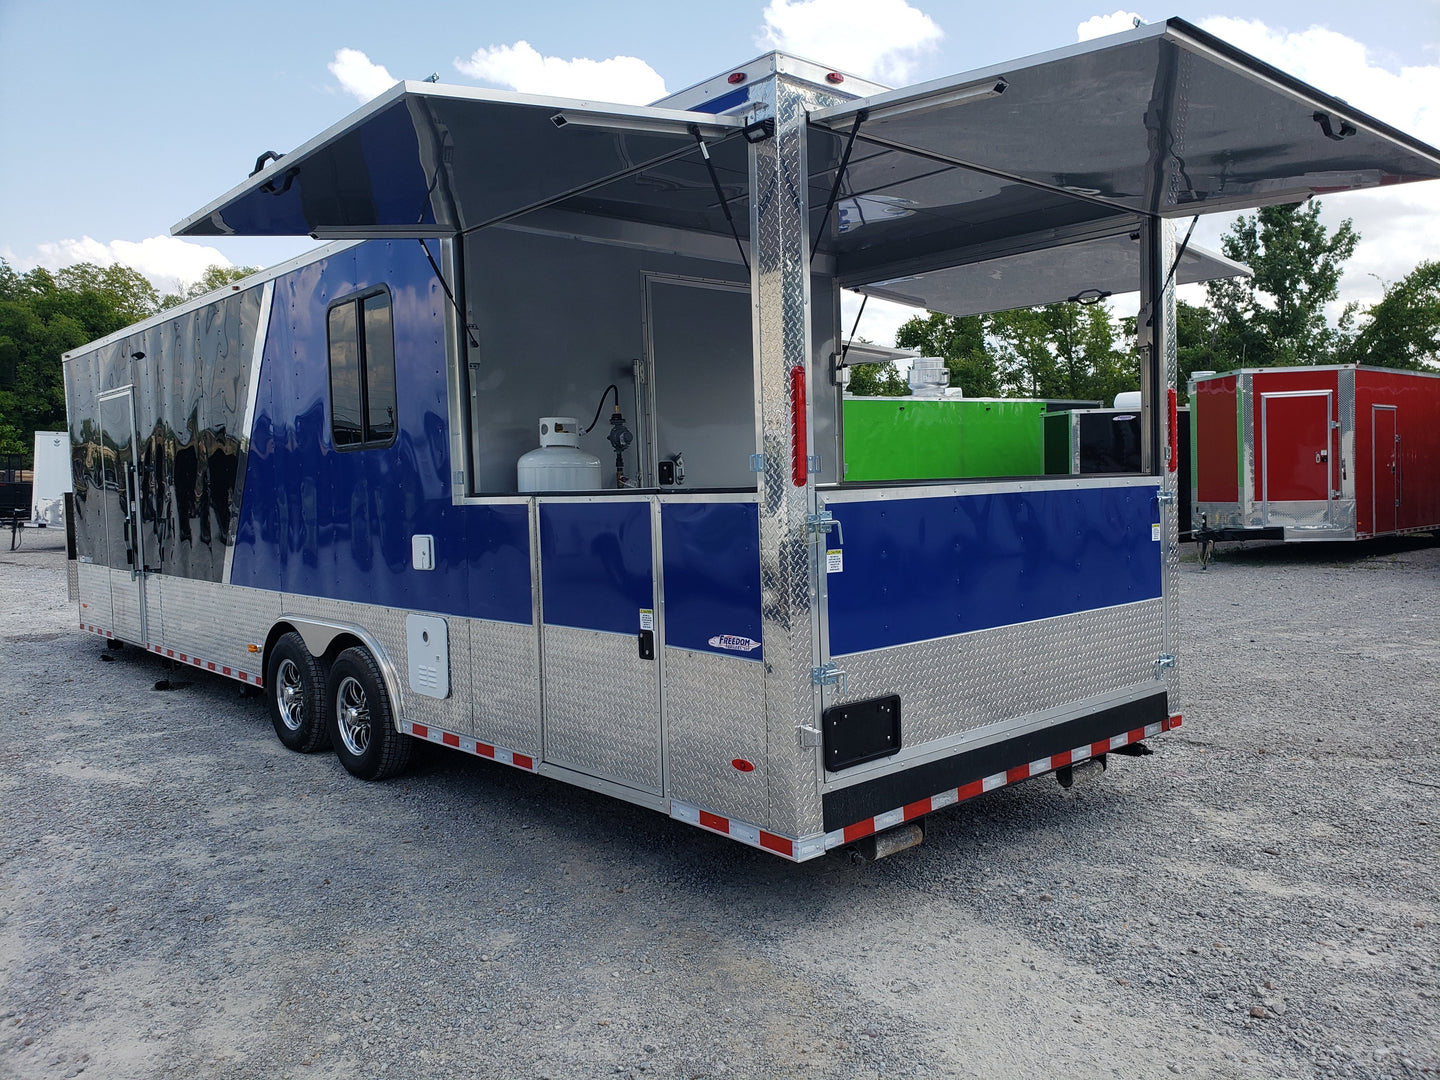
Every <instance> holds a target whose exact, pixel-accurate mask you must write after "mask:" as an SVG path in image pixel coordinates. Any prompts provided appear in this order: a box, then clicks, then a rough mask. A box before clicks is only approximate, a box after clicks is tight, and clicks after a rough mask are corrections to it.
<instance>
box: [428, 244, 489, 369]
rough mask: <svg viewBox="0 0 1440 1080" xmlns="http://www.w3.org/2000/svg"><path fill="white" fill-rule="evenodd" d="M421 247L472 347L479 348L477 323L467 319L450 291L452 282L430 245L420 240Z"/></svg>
mask: <svg viewBox="0 0 1440 1080" xmlns="http://www.w3.org/2000/svg"><path fill="white" fill-rule="evenodd" d="M419 244H420V249H421V250H422V251H424V252H425V258H427V259H429V260H430V269H431V270H434V271H435V280H436V281H438V282H440V288H442V289H444V290H445V295H446V296H447V297H449V298H450V306H451V307H452V308H454V309H455V317H456V318H457V319H458V320H459V321H460V326H461V327H462V328H463V329H464V331H465V337H466V338H467V339H468V340H469V342H470V347H471V348H472V349H478V348H479V347H480V342H478V341H476V340H475V325H474V324H473V323H467V322H466V321H465V313H464V312H463V311H461V310H460V302H459V301H458V300H456V299H455V294H454V293H453V292H451V291H450V283H449V282H448V281H446V280H445V275H444V274H442V273H441V272H440V264H439V263H437V262H436V261H435V256H434V255H431V254H430V245H429V244H427V243H425V241H424V240H421V241H419Z"/></svg>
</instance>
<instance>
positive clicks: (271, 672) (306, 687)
mask: <svg viewBox="0 0 1440 1080" xmlns="http://www.w3.org/2000/svg"><path fill="white" fill-rule="evenodd" d="M265 686H266V688H267V690H268V691H269V693H268V694H267V695H266V698H267V699H268V701H269V705H270V722H271V723H272V724H274V725H275V734H276V735H278V736H279V737H280V741H281V742H282V743H284V744H285V745H286V746H288V747H289V748H290V749H291V750H296V751H299V752H300V753H302V754H310V753H313V752H314V751H316V750H324V749H325V748H326V747H328V746H329V745H330V732H329V730H328V729H327V728H326V725H325V665H324V664H322V663H321V662H320V661H319V660H317V659H315V657H313V656H311V655H310V650H309V649H307V648H306V647H305V641H304V639H303V638H301V636H300V635H299V634H297V633H295V632H294V631H291V632H290V633H288V634H285V635H283V636H282V637H281V638H280V639H279V640H278V641H276V642H275V647H274V648H273V649H271V650H270V660H269V662H268V663H267V664H266V665H265Z"/></svg>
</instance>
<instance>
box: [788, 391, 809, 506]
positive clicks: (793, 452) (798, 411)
mask: <svg viewBox="0 0 1440 1080" xmlns="http://www.w3.org/2000/svg"><path fill="white" fill-rule="evenodd" d="M790 439H791V442H790V479H791V480H792V481H793V483H794V484H795V486H796V487H804V486H805V481H806V480H807V479H808V478H809V475H810V471H809V469H808V467H807V466H808V464H809V463H808V461H807V460H806V456H805V443H806V441H807V440H806V438H805V367H804V365H803V364H797V365H795V367H793V368H791V369H790Z"/></svg>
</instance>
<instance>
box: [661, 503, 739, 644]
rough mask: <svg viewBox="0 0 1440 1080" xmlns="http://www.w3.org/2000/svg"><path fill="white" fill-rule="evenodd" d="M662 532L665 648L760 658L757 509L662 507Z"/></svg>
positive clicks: (716, 505) (730, 505)
mask: <svg viewBox="0 0 1440 1080" xmlns="http://www.w3.org/2000/svg"><path fill="white" fill-rule="evenodd" d="M660 533H661V536H662V537H663V543H662V544H661V548H662V550H663V551H664V555H663V557H662V561H663V563H664V566H665V644H666V645H676V646H679V647H680V648H682V649H701V650H704V651H705V652H713V653H720V654H722V655H724V656H742V657H744V658H746V659H747V660H760V659H763V656H762V653H763V650H762V649H761V647H760V642H761V636H760V525H759V510H758V508H757V507H756V506H755V504H754V503H710V504H703V503H667V504H666V505H664V506H662V507H661V508H660Z"/></svg>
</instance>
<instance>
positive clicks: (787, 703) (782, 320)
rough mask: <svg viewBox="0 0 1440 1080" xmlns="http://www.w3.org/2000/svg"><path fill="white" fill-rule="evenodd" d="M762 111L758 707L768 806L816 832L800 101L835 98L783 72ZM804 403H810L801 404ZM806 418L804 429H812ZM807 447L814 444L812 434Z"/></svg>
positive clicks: (781, 820)
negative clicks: (800, 381) (802, 467)
mask: <svg viewBox="0 0 1440 1080" xmlns="http://www.w3.org/2000/svg"><path fill="white" fill-rule="evenodd" d="M751 98H752V100H753V101H755V102H756V103H757V105H758V112H757V115H761V116H763V115H764V114H765V113H766V112H769V113H770V114H771V115H772V116H773V118H774V120H775V134H774V136H773V137H772V138H769V139H765V140H763V141H762V142H758V143H754V144H752V145H751V151H750V196H751V197H750V208H751V209H750V235H751V258H752V267H751V279H752V287H751V296H752V297H753V303H754V320H755V356H756V363H757V367H758V379H757V390H758V395H759V412H760V439H761V445H760V447H759V450H760V451H761V453H762V454H763V458H762V460H763V462H764V471H763V473H761V474H760V493H761V496H760V550H761V552H762V556H761V570H760V579H761V580H760V585H761V595H762V612H761V616H762V622H763V633H764V638H765V670H766V678H765V714H766V717H767V742H768V747H767V750H768V752H767V754H766V758H767V760H768V762H769V777H768V785H767V786H768V800H769V813H768V814H767V815H766V816H767V817H768V819H769V821H770V826H771V828H773V829H775V830H776V831H777V832H784V833H787V834H789V835H792V836H803V835H806V834H809V833H813V832H817V831H819V829H820V827H821V821H822V813H821V804H820V790H819V775H820V764H819V757H818V750H817V749H815V748H802V747H801V745H800V740H799V737H798V735H797V728H798V727H799V725H801V724H813V723H815V722H816V721H817V711H818V707H819V706H818V700H817V695H816V692H815V687H814V686H813V685H812V684H811V682H810V670H811V668H812V667H814V666H815V665H816V664H818V663H819V662H820V660H821V657H820V639H819V628H818V625H817V622H816V619H815V611H814V608H813V604H812V597H814V596H816V595H818V592H819V581H818V576H817V574H816V569H815V566H814V564H813V561H812V552H811V545H810V544H809V542H808V538H807V536H806V532H805V519H806V517H807V516H808V515H809V514H811V513H814V511H815V489H814V478H813V476H812V477H810V478H809V479H807V481H806V483H805V484H803V485H801V486H799V487H797V486H795V485H794V484H793V483H792V482H791V475H790V462H791V457H792V455H791V445H790V443H791V430H792V427H791V406H792V397H791V395H792V389H791V386H792V383H791V379H790V372H791V370H792V369H794V368H795V367H797V366H803V367H804V368H805V369H806V370H807V371H809V370H810V368H811V367H812V363H811V360H812V358H811V356H810V235H809V234H810V229H809V221H808V206H807V201H806V199H807V190H808V165H809V163H808V160H807V153H806V137H807V122H806V117H807V109H808V108H818V107H822V106H825V105H831V104H835V103H837V102H838V101H839V100H840V99H839V98H835V97H833V96H832V95H829V94H825V93H823V92H821V91H818V90H816V89H814V88H811V87H806V86H802V85H801V84H799V83H795V82H791V81H790V80H788V79H786V78H785V77H784V76H781V75H776V76H774V77H773V78H769V79H766V80H764V81H763V82H757V83H756V84H755V85H754V86H752V88H751ZM807 412H808V403H807ZM813 427H814V426H813V425H811V424H807V430H808V431H811V432H813ZM805 453H806V455H807V456H808V455H811V454H813V453H814V447H813V445H811V444H807V446H806V448H805Z"/></svg>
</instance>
